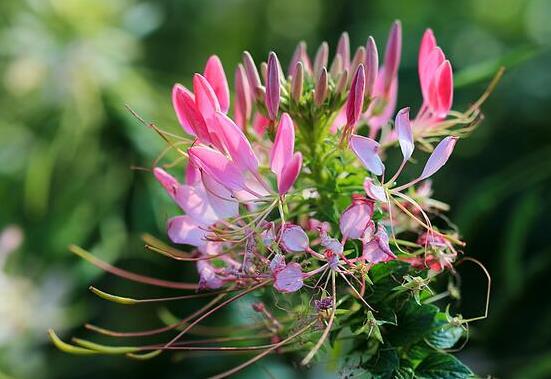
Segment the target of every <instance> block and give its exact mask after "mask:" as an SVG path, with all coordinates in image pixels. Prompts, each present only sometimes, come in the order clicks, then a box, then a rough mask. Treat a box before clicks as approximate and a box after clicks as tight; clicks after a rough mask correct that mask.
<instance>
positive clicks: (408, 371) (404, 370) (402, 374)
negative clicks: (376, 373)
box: [394, 367, 415, 379]
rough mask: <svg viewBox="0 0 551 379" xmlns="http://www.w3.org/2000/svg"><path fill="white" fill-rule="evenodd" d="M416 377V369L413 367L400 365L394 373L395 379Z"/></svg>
mask: <svg viewBox="0 0 551 379" xmlns="http://www.w3.org/2000/svg"><path fill="white" fill-rule="evenodd" d="M414 377H415V371H413V369H412V368H411V367H400V368H399V369H398V370H396V372H395V373H394V378H395V379H413V378H414Z"/></svg>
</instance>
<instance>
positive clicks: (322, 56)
mask: <svg viewBox="0 0 551 379" xmlns="http://www.w3.org/2000/svg"><path fill="white" fill-rule="evenodd" d="M328 59H329V45H328V44H327V42H325V41H324V42H322V44H321V45H320V47H319V48H318V51H317V52H316V58H315V59H314V75H315V77H316V78H317V77H319V74H320V72H321V69H322V67H327V62H328Z"/></svg>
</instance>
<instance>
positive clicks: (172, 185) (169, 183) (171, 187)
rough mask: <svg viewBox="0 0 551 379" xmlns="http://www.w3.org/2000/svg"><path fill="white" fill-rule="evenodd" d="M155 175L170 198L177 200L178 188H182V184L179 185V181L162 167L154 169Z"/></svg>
mask: <svg viewBox="0 0 551 379" xmlns="http://www.w3.org/2000/svg"><path fill="white" fill-rule="evenodd" d="M153 175H155V178H156V179H157V181H158V182H159V183H161V185H162V186H163V187H164V189H165V190H166V192H167V193H168V194H169V195H170V197H171V198H172V199H175V198H176V192H177V191H178V187H180V183H178V181H177V180H176V179H175V178H174V177H173V176H172V175H170V174H169V173H168V172H166V171H165V170H163V169H162V168H160V167H155V168H154V169H153Z"/></svg>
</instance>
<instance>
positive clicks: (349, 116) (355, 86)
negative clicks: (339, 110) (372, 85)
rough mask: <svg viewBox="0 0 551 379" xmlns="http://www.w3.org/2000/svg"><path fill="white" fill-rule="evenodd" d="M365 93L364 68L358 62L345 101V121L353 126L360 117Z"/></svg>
mask: <svg viewBox="0 0 551 379" xmlns="http://www.w3.org/2000/svg"><path fill="white" fill-rule="evenodd" d="M364 95H365V69H364V66H363V64H360V65H359V66H358V68H357V70H356V72H355V73H354V77H353V78H352V83H351V84H350V92H349V94H348V99H347V102H346V123H347V125H350V126H354V125H356V123H357V122H358V120H359V119H360V114H361V113H362V108H363V104H364Z"/></svg>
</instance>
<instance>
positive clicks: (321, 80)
mask: <svg viewBox="0 0 551 379" xmlns="http://www.w3.org/2000/svg"><path fill="white" fill-rule="evenodd" d="M327 86H328V82H327V69H326V68H325V67H323V68H322V69H321V73H320V76H319V77H318V80H317V82H316V87H315V90H314V91H315V93H314V103H315V104H316V105H317V106H318V107H319V106H321V104H323V102H324V101H325V98H326V97H327Z"/></svg>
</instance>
